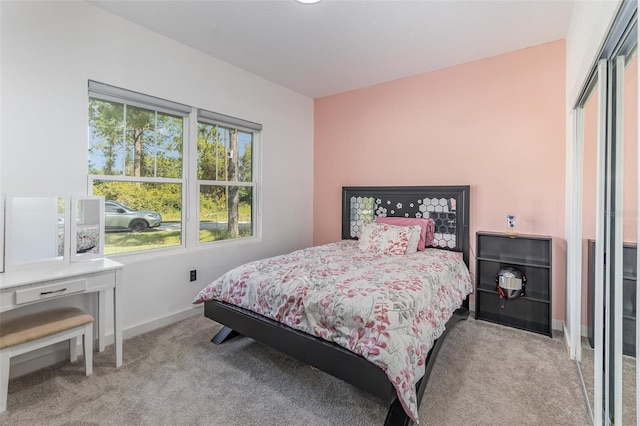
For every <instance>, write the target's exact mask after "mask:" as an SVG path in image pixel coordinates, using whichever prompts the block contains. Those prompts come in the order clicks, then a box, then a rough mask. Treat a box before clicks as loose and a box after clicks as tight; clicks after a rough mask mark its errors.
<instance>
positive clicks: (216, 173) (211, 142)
mask: <svg viewBox="0 0 640 426" xmlns="http://www.w3.org/2000/svg"><path fill="white" fill-rule="evenodd" d="M252 146H253V133H247V132H242V131H240V130H237V129H231V128H225V127H221V126H218V125H214V124H208V123H202V122H198V179H200V180H218V181H229V182H238V181H239V182H251V179H252V170H251V167H252V155H251V154H252V152H251V151H252V149H251V148H252Z"/></svg>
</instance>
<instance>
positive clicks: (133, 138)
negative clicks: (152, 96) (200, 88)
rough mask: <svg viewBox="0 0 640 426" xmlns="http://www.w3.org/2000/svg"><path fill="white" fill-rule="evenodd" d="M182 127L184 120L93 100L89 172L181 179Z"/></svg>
mask: <svg viewBox="0 0 640 426" xmlns="http://www.w3.org/2000/svg"><path fill="white" fill-rule="evenodd" d="M182 123H183V120H182V118H181V117H176V116H172V115H168V114H164V113H160V112H157V111H153V110H149V109H144V108H138V107H133V106H129V105H126V106H125V105H123V104H119V103H115V102H107V101H102V100H98V99H93V98H91V99H90V100H89V132H90V137H89V172H90V173H91V174H99V175H108V176H113V175H118V176H119V175H125V176H135V177H142V176H145V177H166V178H181V177H182V150H183V143H182V127H183V126H182ZM96 163H98V164H96Z"/></svg>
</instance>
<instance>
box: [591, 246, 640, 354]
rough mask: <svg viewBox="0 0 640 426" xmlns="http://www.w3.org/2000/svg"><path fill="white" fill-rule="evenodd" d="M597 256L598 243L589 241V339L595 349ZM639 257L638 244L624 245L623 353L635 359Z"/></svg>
mask: <svg viewBox="0 0 640 426" xmlns="http://www.w3.org/2000/svg"><path fill="white" fill-rule="evenodd" d="M595 254H596V242H595V240H588V241H587V256H588V262H589V263H588V270H587V287H588V288H587V312H588V315H587V337H588V339H589V344H590V345H591V347H592V348H593V347H594V341H593V324H594V300H595V272H596V271H595V269H596V268H595ZM637 256H638V249H637V244H627V243H624V244H623V245H622V353H623V354H625V355H629V356H633V357H635V356H636V317H637V314H636V291H637V271H636V269H637V266H636V259H637ZM603 285H604V284H603Z"/></svg>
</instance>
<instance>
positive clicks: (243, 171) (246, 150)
mask: <svg viewBox="0 0 640 426" xmlns="http://www.w3.org/2000/svg"><path fill="white" fill-rule="evenodd" d="M252 148H253V133H245V132H241V131H238V155H239V157H238V180H239V181H240V182H251V179H252V174H251V169H252V165H253V160H252Z"/></svg>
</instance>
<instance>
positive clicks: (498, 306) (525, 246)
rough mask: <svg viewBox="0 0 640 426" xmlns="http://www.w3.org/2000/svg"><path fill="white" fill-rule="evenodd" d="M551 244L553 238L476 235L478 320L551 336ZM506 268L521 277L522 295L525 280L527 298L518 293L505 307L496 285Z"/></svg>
mask: <svg viewBox="0 0 640 426" xmlns="http://www.w3.org/2000/svg"><path fill="white" fill-rule="evenodd" d="M551 243H552V239H551V237H542V236H536V235H522V234H521V235H507V234H502V233H494V232H478V233H476V252H477V263H476V293H475V297H476V319H481V320H485V321H491V322H495V323H498V324H503V325H508V326H511V327H516V328H520V329H523V330H528V331H533V332H536V333H540V334H545V335H547V336H549V337H551V336H552V331H551ZM507 268H509V269H515V270H516V271H518V272H520V274H521V275H522V278H523V280H522V290H521V291H522V293H524V290H525V277H526V294H520V295H518V292H517V291H516V292H514V293H513V295H514V297H515V298H512V299H511V300H509V302H508V303H503V302H504V301H505V300H506V299H504V298H503V299H502V300H500V293H499V286H498V285H497V284H498V282H497V281H499V280H498V274H499V273H500V271H502V270H505V269H507ZM514 275H517V274H514ZM514 278H515V277H514ZM507 281H509V280H505V283H506V282H507ZM512 284H515V282H514V283H512ZM498 301H500V302H498Z"/></svg>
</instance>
